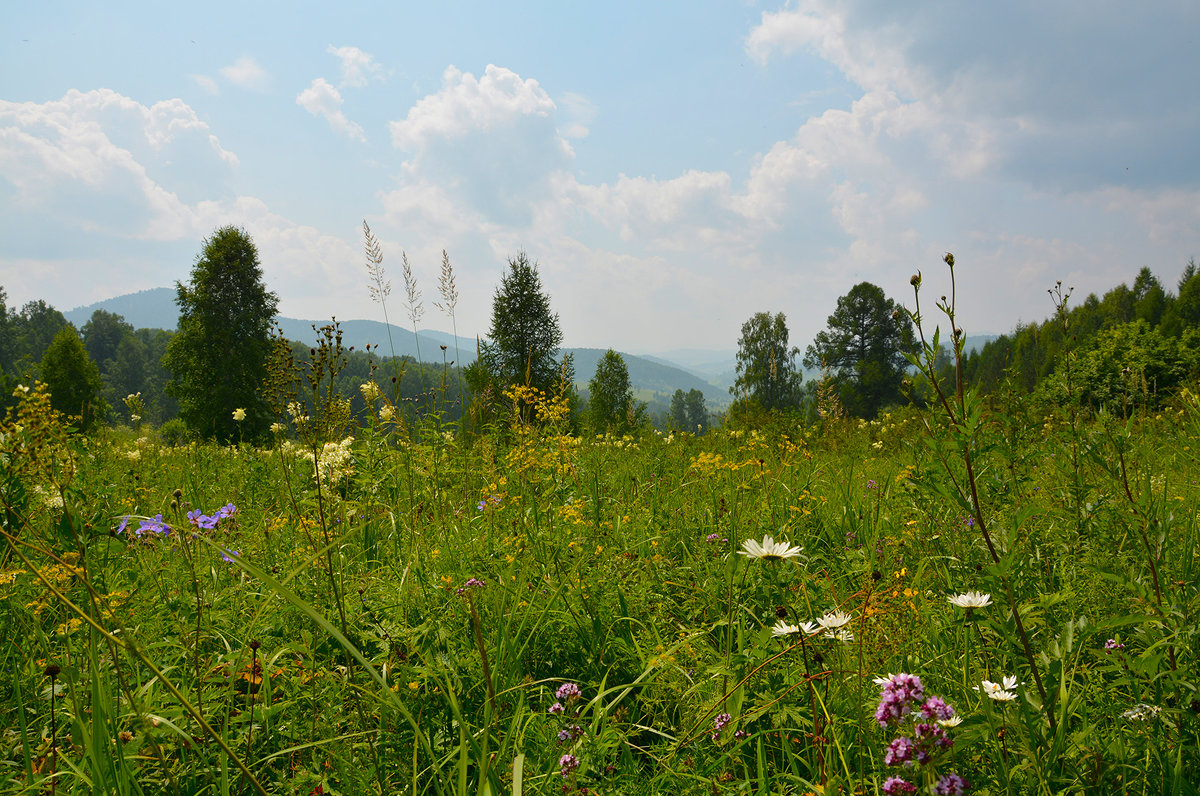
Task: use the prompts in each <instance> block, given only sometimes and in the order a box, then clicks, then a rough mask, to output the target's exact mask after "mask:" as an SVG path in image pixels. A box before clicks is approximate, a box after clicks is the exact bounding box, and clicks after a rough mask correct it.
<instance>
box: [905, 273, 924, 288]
mask: <svg viewBox="0 0 1200 796" xmlns="http://www.w3.org/2000/svg"><path fill="white" fill-rule="evenodd" d="M908 284H910V285H912V286H913V287H920V286H921V274H920V273H919V272H918V273H915V274H913V275H912V276H910V277H909V278H908Z"/></svg>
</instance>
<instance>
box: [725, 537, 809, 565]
mask: <svg viewBox="0 0 1200 796" xmlns="http://www.w3.org/2000/svg"><path fill="white" fill-rule="evenodd" d="M803 550H804V548H802V547H792V546H791V545H789V544H788V543H787V542H776V541H775V540H774V539H773V538H771V537H770V536H769V535H768V536H763V538H762V542H758V541H756V540H754V539H747V540H746V541H744V542H742V549H741V550H739V551H738V553H739V554H740V555H743V556H746V557H747V558H757V559H761V560H763V561H783V560H784V559H787V558H799V557H800V553H801V552H803Z"/></svg>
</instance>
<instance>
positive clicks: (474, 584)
mask: <svg viewBox="0 0 1200 796" xmlns="http://www.w3.org/2000/svg"><path fill="white" fill-rule="evenodd" d="M486 585H487V584H486V583H485V582H483V581H482V580H479V579H478V578H467V582H466V583H464V584H463V585H461V586H459V587H458V588H457V589H455V590H454V593H455V594H457V595H459V596H460V597H461V596H462V595H464V594H466V593H467V592H468V591H470V590H472V589H482V588H483V587H484V586H486Z"/></svg>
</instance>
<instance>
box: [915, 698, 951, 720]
mask: <svg viewBox="0 0 1200 796" xmlns="http://www.w3.org/2000/svg"><path fill="white" fill-rule="evenodd" d="M921 712H922V713H924V714H925V718H927V719H934V720H942V721H945V720H946V719H952V718H954V708H952V707H950V706H949V705H947V704H946V701H945V700H944V699H942V698H941V697H937V696H932V697H930V698H929V699H926V700H925V704H924V705H922V706H921Z"/></svg>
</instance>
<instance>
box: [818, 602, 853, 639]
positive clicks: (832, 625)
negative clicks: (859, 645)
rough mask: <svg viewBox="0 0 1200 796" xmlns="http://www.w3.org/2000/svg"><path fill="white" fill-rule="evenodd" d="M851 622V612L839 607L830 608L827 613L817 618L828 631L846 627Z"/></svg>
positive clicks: (819, 623)
mask: <svg viewBox="0 0 1200 796" xmlns="http://www.w3.org/2000/svg"><path fill="white" fill-rule="evenodd" d="M849 623H850V614H848V613H845V612H844V611H841V610H838V609H836V608H835V609H830V610H828V611H826V612H825V615H824V616H822V617H821V618H819V619H818V620H817V624H818V625H820V626H821V628H822V629H823V630H824V631H825V632H826V633H827V634H829V633H832V632H833V631H835V630H837V629H839V628H841V627H845V626H846V625H848V624H849Z"/></svg>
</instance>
